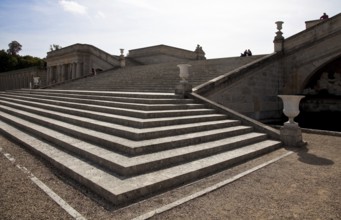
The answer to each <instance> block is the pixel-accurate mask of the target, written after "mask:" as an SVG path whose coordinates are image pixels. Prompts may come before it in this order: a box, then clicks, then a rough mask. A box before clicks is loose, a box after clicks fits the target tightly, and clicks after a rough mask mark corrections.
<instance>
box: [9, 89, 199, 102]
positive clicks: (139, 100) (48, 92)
mask: <svg viewBox="0 0 341 220" xmlns="http://www.w3.org/2000/svg"><path fill="white" fill-rule="evenodd" d="M25 92H27V91H26V90H14V91H10V93H12V94H13V93H15V94H18V93H19V94H49V95H51V96H52V95H56V96H60V95H63V96H64V97H66V96H67V97H77V98H84V99H85V98H86V99H96V100H108V101H115V100H121V101H127V100H129V102H133V103H136V102H138V103H172V102H176V103H192V102H193V100H192V99H177V98H164V97H162V98H157V99H156V98H138V97H127V96H100V95H86V94H72V93H61V92H58V93H55V92H51V91H50V90H47V91H45V90H44V91H40V90H32V91H29V92H28V93H25Z"/></svg>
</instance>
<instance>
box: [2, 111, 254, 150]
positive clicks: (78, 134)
mask: <svg viewBox="0 0 341 220" xmlns="http://www.w3.org/2000/svg"><path fill="white" fill-rule="evenodd" d="M0 118H3V117H1V116H0ZM3 120H6V121H8V122H9V123H11V124H15V126H16V127H21V129H25V130H27V131H29V132H30V133H32V134H33V135H34V136H36V137H41V138H43V139H45V140H48V141H50V142H52V143H58V142H59V140H58V139H57V138H55V137H51V136H48V135H45V134H43V133H41V132H39V131H37V130H35V129H33V128H28V127H25V126H23V125H21V124H17V123H15V122H13V121H11V120H8V119H6V118H3ZM49 127H50V128H52V129H53V128H54V129H56V130H57V131H59V132H63V133H67V134H68V135H71V136H73V137H75V138H79V139H81V140H85V141H88V142H91V143H94V144H97V145H99V146H102V147H106V148H108V149H111V150H114V151H116V152H121V153H124V154H128V155H132V156H133V155H141V154H145V153H152V152H157V151H161V150H167V149H173V148H178V147H182V146H186V145H193V144H198V143H203V142H208V141H214V140H218V139H220V138H226V137H229V136H233V135H240V134H245V133H248V132H251V131H252V128H244V129H240V130H234V131H230V132H222V133H218V134H213V135H205V136H201V137H191V138H188V139H182V140H177V141H171V142H164V143H160V144H154V145H146V146H141V147H137V148H130V147H129V146H124V145H121V144H120V143H114V142H110V141H107V140H104V139H101V138H100V137H97V136H93V135H92V134H84V133H81V132H79V131H77V130H71V129H68V128H65V127H60V126H58V125H55V124H50V125H49Z"/></svg>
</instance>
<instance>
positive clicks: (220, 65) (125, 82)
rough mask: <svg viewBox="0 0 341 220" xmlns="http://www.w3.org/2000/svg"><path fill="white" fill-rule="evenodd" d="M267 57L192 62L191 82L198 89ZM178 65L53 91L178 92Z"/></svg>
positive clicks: (116, 72) (136, 69) (133, 70)
mask: <svg viewBox="0 0 341 220" xmlns="http://www.w3.org/2000/svg"><path fill="white" fill-rule="evenodd" d="M263 56H264V55H257V56H252V57H241V58H240V57H237V58H233V59H213V60H204V61H189V62H188V63H189V64H190V65H191V67H190V70H189V71H190V75H191V76H190V79H189V82H190V83H191V84H192V86H193V87H195V86H198V85H200V84H202V83H205V82H207V81H209V80H212V79H214V78H216V77H218V76H220V75H222V74H224V73H227V72H229V71H231V70H233V69H235V68H238V67H240V66H243V65H246V64H248V63H250V62H253V61H255V60H258V59H261V58H262V57H263ZM177 64H179V63H161V64H152V65H140V66H127V67H125V68H120V69H111V70H108V71H104V72H102V73H100V74H97V75H96V76H92V77H87V78H84V79H80V80H76V81H72V82H67V83H65V84H62V85H57V86H53V87H52V89H58V90H60V89H65V90H96V91H143V92H174V89H175V86H176V85H177V84H179V81H180V77H179V68H178V67H177Z"/></svg>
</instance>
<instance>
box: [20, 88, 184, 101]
mask: <svg viewBox="0 0 341 220" xmlns="http://www.w3.org/2000/svg"><path fill="white" fill-rule="evenodd" d="M30 91H32V92H35V91H39V90H25V89H23V90H19V91H18V92H23V93H29V92H30ZM49 91H50V92H53V93H60V94H79V95H92V96H120V97H133V98H149V99H166V98H168V99H175V98H178V97H179V96H177V95H174V94H171V93H169V94H158V93H155V94H151V93H147V94H146V93H138V92H137V93H133V92H119V93H116V92H95V90H90V91H89V90H88V91H77V90H49ZM41 92H43V93H45V91H44V90H41Z"/></svg>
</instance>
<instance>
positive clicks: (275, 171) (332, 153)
mask: <svg viewBox="0 0 341 220" xmlns="http://www.w3.org/2000/svg"><path fill="white" fill-rule="evenodd" d="M303 137H304V140H305V141H307V142H308V146H307V147H306V148H301V149H299V150H295V152H294V153H293V154H291V155H289V156H287V157H285V158H283V159H281V160H279V161H277V162H275V163H273V164H271V165H269V166H267V167H265V168H262V169H260V170H258V171H256V172H253V173H251V174H249V175H247V176H245V177H243V178H241V179H239V180H237V181H235V182H233V183H230V184H228V185H226V186H224V187H222V188H220V189H217V190H216V191H213V192H211V193H209V194H207V195H205V196H202V197H199V198H197V199H194V200H192V201H190V202H188V203H185V204H183V205H181V206H178V207H176V208H174V209H171V210H169V211H167V212H164V213H161V214H158V215H156V216H154V217H153V218H152V219H251V218H252V219H341V211H340V210H341V185H340V182H341V175H340V174H341V157H340V155H341V137H340V136H328V135H319V134H307V133H304V134H303ZM0 148H1V149H2V153H1V154H0V195H1V196H0V219H72V218H71V217H70V216H69V215H68V214H67V213H66V212H65V211H64V210H63V209H62V208H60V207H59V206H58V205H57V204H56V203H55V202H54V201H52V200H51V199H50V198H49V197H48V196H47V195H46V194H45V193H44V192H43V191H42V190H41V189H40V188H38V187H37V186H36V185H35V184H34V183H33V182H32V181H31V180H30V179H29V178H28V175H27V174H25V173H24V172H22V171H21V170H19V169H18V168H17V167H16V166H15V165H16V164H20V165H21V166H24V167H26V168H27V169H28V170H30V171H31V172H32V173H33V174H34V175H35V176H36V177H37V178H39V179H40V180H41V181H42V182H44V183H45V184H46V185H47V186H48V187H50V188H51V189H52V190H53V191H54V192H56V193H57V194H58V195H59V196H60V197H61V198H63V199H64V200H65V201H66V202H68V203H69V204H70V205H71V206H72V207H73V208H74V209H76V210H77V211H78V212H80V213H81V214H82V215H83V216H84V217H85V218H87V219H131V218H133V217H136V216H138V215H141V214H144V213H146V212H148V211H151V210H154V209H156V208H158V207H161V206H162V205H166V204H168V203H170V202H174V201H176V200H178V199H181V198H183V197H184V196H187V195H190V194H192V193H195V192H197V191H199V190H201V189H203V188H206V187H209V186H211V185H213V184H215V183H218V182H220V181H223V180H225V179H227V178H229V177H232V176H234V175H236V174H238V173H240V172H243V171H245V170H248V169H250V168H252V167H254V166H257V165H259V164H262V163H264V162H266V161H268V160H270V159H273V158H275V157H277V156H279V155H282V154H284V153H285V152H286V150H285V149H280V150H278V151H275V152H273V153H270V154H267V155H264V156H262V157H260V158H257V159H255V160H252V161H249V162H247V163H245V164H241V165H239V166H236V167H233V168H231V169H229V170H226V171H222V172H220V173H218V174H216V175H213V176H211V177H208V178H205V179H204V180H201V181H198V182H196V183H193V184H190V185H186V186H183V187H180V188H177V189H174V190H172V191H169V192H166V193H163V194H161V195H158V196H154V197H151V198H149V199H146V200H143V201H140V202H138V203H135V204H133V205H131V206H128V207H115V206H113V205H111V204H108V203H107V202H105V201H102V200H101V199H100V198H99V197H97V196H96V195H94V194H92V193H91V192H89V191H87V189H85V188H83V187H82V186H79V185H77V184H76V183H74V182H73V181H71V180H69V179H67V178H66V177H64V176H63V175H62V174H60V173H59V172H58V171H57V170H55V169H53V168H52V167H51V166H50V165H49V164H48V163H46V162H45V161H43V160H41V159H39V158H37V156H34V155H32V154H31V153H30V152H27V151H26V150H24V149H23V148H21V147H20V146H17V145H16V144H14V143H12V142H10V141H8V140H7V139H5V138H4V137H2V136H0ZM288 150H291V149H288ZM3 153H9V154H10V155H12V157H14V158H15V162H14V163H12V162H10V161H9V160H8V159H7V158H6V157H5V156H4V154H3Z"/></svg>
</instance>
